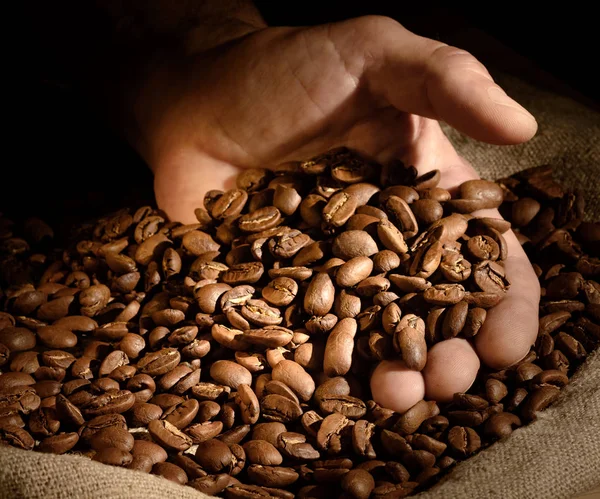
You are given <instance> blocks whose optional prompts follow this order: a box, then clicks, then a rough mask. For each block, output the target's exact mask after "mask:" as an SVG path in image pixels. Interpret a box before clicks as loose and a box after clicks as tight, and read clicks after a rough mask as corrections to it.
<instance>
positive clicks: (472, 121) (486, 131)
mask: <svg viewBox="0 0 600 499" xmlns="http://www.w3.org/2000/svg"><path fill="white" fill-rule="evenodd" d="M353 23H354V24H355V25H354V26H351V27H350V29H348V28H349V27H348V25H349V24H353ZM330 29H331V31H330V36H331V37H332V38H333V39H334V42H336V45H338V46H340V47H348V51H347V52H346V54H344V53H342V54H341V55H342V57H343V58H344V57H348V58H349V59H348V62H347V64H346V65H347V66H348V67H356V58H358V59H362V61H363V67H364V70H363V77H364V78H365V80H366V84H367V87H368V88H369V90H370V91H371V92H372V93H373V94H374V95H376V96H378V97H380V98H382V99H383V100H384V102H385V103H388V104H391V105H392V106H394V107H395V108H397V109H399V110H401V111H405V112H408V113H412V114H418V115H420V116H424V117H427V118H432V119H436V120H439V121H445V122H446V123H448V124H449V125H450V126H452V127H454V128H456V129H457V130H459V131H461V132H463V133H465V134H467V135H469V136H471V137H473V138H474V139H477V140H480V141H484V142H489V143H493V144H517V143H521V142H525V141H527V140H529V139H530V138H531V137H533V136H534V135H535V133H536V130H537V123H536V121H535V118H534V117H533V116H532V115H531V114H530V113H529V112H528V111H527V110H525V108H523V107H522V106H520V105H519V104H518V103H517V102H515V101H514V100H513V99H511V98H510V97H509V96H508V95H506V93H505V92H504V90H502V88H500V87H499V86H498V85H497V84H496V83H494V81H493V79H492V77H491V76H490V74H489V73H488V71H487V69H486V68H485V67H484V66H483V64H481V63H480V62H479V61H478V60H477V59H476V58H475V57H473V56H472V55H471V54H469V53H468V52H466V51H464V50H461V49H458V48H455V47H450V46H448V45H445V44H443V43H441V42H437V41H434V40H431V39H428V38H423V37H420V36H417V35H415V34H414V33H411V32H410V31H408V30H407V29H405V28H403V27H402V26H401V25H400V24H398V23H397V22H396V21H394V20H392V19H390V18H386V17H377V16H369V17H364V18H358V19H353V20H349V21H345V22H343V23H339V24H337V25H334V26H332V27H331V28H330ZM356 33H360V35H361V36H360V37H357V34H356ZM336 37H338V38H339V40H336V39H335V38H336ZM351 37H353V38H354V39H356V38H360V43H357V42H353V41H352V39H351Z"/></svg>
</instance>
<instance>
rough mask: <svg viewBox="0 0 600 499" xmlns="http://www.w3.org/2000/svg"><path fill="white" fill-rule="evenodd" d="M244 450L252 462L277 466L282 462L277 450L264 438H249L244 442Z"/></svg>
mask: <svg viewBox="0 0 600 499" xmlns="http://www.w3.org/2000/svg"><path fill="white" fill-rule="evenodd" d="M244 451H246V456H247V459H248V461H249V462H250V463H252V464H260V465H263V466H279V465H280V464H281V463H282V462H283V457H282V456H281V454H280V453H279V451H278V450H277V449H276V448H275V447H274V446H273V445H272V444H270V443H269V442H267V441H266V440H250V441H249V442H246V443H245V444H244Z"/></svg>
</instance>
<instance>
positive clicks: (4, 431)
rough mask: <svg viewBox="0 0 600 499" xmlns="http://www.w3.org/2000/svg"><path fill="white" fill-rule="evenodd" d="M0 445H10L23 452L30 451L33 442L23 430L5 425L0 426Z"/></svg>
mask: <svg viewBox="0 0 600 499" xmlns="http://www.w3.org/2000/svg"><path fill="white" fill-rule="evenodd" d="M0 444H4V445H10V446H12V447H17V448H18V449H23V450H32V449H33V446H34V445H35V440H34V439H33V437H32V436H31V435H30V434H29V433H28V432H27V431H25V430H24V429H22V428H19V427H18V426H15V425H11V424H7V425H1V426H0Z"/></svg>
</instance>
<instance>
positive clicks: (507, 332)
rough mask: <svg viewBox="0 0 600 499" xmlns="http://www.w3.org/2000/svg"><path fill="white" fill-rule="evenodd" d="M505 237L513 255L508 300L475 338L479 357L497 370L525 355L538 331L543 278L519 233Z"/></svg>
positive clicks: (493, 311)
mask: <svg viewBox="0 0 600 499" xmlns="http://www.w3.org/2000/svg"><path fill="white" fill-rule="evenodd" d="M494 211H495V210H494ZM496 216H498V215H496ZM504 238H505V239H506V242H507V245H508V255H509V256H508V258H507V260H506V261H505V264H504V267H505V269H506V276H507V277H508V280H509V281H510V287H509V289H508V292H507V293H506V296H505V297H504V299H503V300H502V301H501V302H500V303H499V304H498V305H496V306H495V307H494V308H492V309H490V310H488V313H487V317H486V320H485V322H484V323H483V326H482V327H481V330H480V331H479V333H478V334H477V336H476V337H475V348H476V350H477V353H478V354H479V357H480V358H481V360H482V361H483V362H484V363H485V364H487V365H488V366H490V367H492V368H494V369H504V368H505V367H508V366H510V365H512V364H515V363H516V362H518V361H520V360H521V359H522V358H523V357H525V356H526V355H527V354H528V353H529V350H530V348H531V346H532V345H533V344H534V343H535V339H536V337H537V333H538V309H539V303H540V286H539V281H538V279H537V276H536V275H535V272H534V271H533V268H532V266H531V263H529V260H528V259H527V255H526V254H525V252H524V251H523V248H521V245H520V244H519V241H518V240H517V238H516V236H515V234H514V233H513V232H512V231H508V232H506V233H505V234H504Z"/></svg>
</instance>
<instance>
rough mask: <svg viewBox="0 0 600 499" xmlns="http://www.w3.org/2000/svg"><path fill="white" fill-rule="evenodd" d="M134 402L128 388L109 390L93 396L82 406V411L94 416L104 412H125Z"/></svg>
mask: <svg viewBox="0 0 600 499" xmlns="http://www.w3.org/2000/svg"><path fill="white" fill-rule="evenodd" d="M133 404H135V397H134V395H133V393H131V392H130V391H129V390H109V391H107V392H106V393H103V394H102V395H98V396H96V397H94V398H93V399H92V400H91V401H90V402H88V403H87V404H85V406H83V408H82V411H83V414H85V415H86V416H88V417H91V418H94V417H96V416H102V415H104V414H121V413H123V412H127V411H128V410H129V409H131V408H132V407H133Z"/></svg>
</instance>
